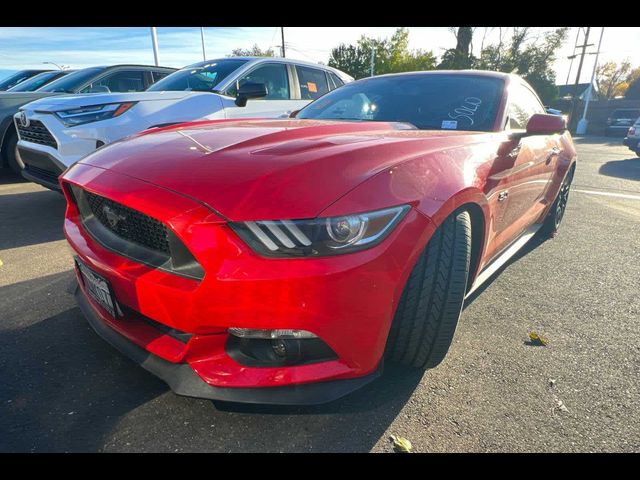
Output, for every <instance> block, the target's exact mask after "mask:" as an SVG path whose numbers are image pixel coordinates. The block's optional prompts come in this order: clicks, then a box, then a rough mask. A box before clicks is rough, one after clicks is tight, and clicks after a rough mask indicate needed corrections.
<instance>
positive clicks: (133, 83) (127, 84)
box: [80, 70, 145, 93]
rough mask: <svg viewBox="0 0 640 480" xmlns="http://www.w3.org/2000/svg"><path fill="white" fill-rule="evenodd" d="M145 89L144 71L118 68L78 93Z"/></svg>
mask: <svg viewBox="0 0 640 480" xmlns="http://www.w3.org/2000/svg"><path fill="white" fill-rule="evenodd" d="M144 89H145V85H144V72H143V71H141V70H120V71H118V72H114V73H111V74H108V75H106V76H104V77H102V78H101V79H100V80H98V81H96V82H93V83H91V84H90V85H88V86H86V87H85V88H83V89H82V90H81V91H80V93H90V92H104V93H109V92H141V91H143V90H144Z"/></svg>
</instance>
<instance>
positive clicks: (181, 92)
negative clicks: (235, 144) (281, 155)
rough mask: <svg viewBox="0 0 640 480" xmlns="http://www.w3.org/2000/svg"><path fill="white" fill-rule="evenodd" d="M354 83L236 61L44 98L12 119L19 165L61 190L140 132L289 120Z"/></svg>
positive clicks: (282, 63) (340, 76) (338, 75)
mask: <svg viewBox="0 0 640 480" xmlns="http://www.w3.org/2000/svg"><path fill="white" fill-rule="evenodd" d="M352 80H353V78H352V77H350V76H349V75H347V74H345V73H344V72H341V71H339V70H336V69H334V68H331V67H327V66H324V65H317V64H313V63H309V62H304V61H299V60H293V59H286V58H271V57H232V58H223V59H217V60H210V61H206V62H201V63H197V64H194V65H190V66H188V67H185V68H183V69H181V70H179V71H177V72H175V73H172V74H171V75H168V76H167V77H165V78H163V79H162V80H160V81H159V82H157V83H156V84H154V85H152V86H151V87H150V88H149V89H148V90H146V91H144V92H135V93H108V94H99V93H97V94H96V93H93V94H91V95H73V96H63V97H49V98H43V99H40V100H36V101H34V102H31V103H28V104H26V105H24V106H23V107H22V108H21V109H20V111H19V112H18V113H16V114H15V116H14V121H15V124H16V129H17V131H18V137H19V140H18V144H17V151H18V155H17V157H18V158H17V160H18V163H19V165H20V166H21V167H22V175H23V176H24V177H25V178H27V179H28V180H31V181H34V182H36V183H39V184H41V185H43V186H45V187H47V188H51V189H55V190H59V188H60V187H59V185H58V180H57V179H58V176H59V175H60V174H61V173H62V172H63V171H64V170H66V169H67V168H68V167H69V166H71V165H73V164H74V163H75V162H77V161H78V160H80V159H81V158H83V157H84V156H85V155H87V154H89V153H91V152H93V151H94V150H96V149H97V148H99V147H101V146H103V145H106V144H109V143H111V142H114V141H116V140H120V139H122V138H124V137H127V136H129V135H132V134H135V133H138V132H140V131H142V130H146V129H149V128H152V127H161V126H166V125H171V124H175V123H182V122H190V121H195V120H213V119H224V118H243V117H244V118H255V117H263V118H264V117H272V118H273V117H276V118H277V117H288V116H289V115H290V114H291V112H292V111H295V110H298V109H300V108H302V107H304V106H305V105H306V104H308V103H309V102H311V101H312V100H315V99H316V98H318V97H320V96H321V95H323V94H325V93H326V92H328V91H330V90H333V89H335V88H337V87H339V86H341V85H343V84H345V83H347V82H350V81H352ZM247 100H248V101H247Z"/></svg>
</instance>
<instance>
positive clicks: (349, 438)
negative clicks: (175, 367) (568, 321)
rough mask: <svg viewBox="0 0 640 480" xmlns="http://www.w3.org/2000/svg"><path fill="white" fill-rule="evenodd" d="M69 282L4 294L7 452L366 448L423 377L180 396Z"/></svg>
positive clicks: (3, 443) (43, 281)
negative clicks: (343, 389) (100, 321)
mask: <svg viewBox="0 0 640 480" xmlns="http://www.w3.org/2000/svg"><path fill="white" fill-rule="evenodd" d="M73 282H74V273H73V271H66V272H63V273H58V274H53V275H48V276H44V277H39V278H37V279H34V280H29V281H25V282H20V283H15V284H11V285H8V286H5V287H0V299H2V310H3V320H2V321H1V322H0V345H2V346H3V347H2V349H0V385H2V386H3V387H2V388H1V389H0V405H1V406H2V407H1V408H2V411H3V414H2V415H0V432H3V433H2V434H1V435H0V451H3V452H21V451H26V452H29V451H34V452H51V451H54V452H60V451H101V450H105V449H106V450H120V451H124V450H126V451H140V450H147V451H149V450H150V451H175V450H177V449H180V450H184V451H220V452H229V451H335V452H345V451H357V452H366V451H369V450H371V448H372V447H373V446H374V445H375V444H376V442H378V440H379V439H380V437H381V436H382V435H384V432H385V431H386V430H387V429H388V427H389V425H390V424H391V423H392V422H393V421H394V419H395V418H396V417H397V416H398V414H399V412H400V411H401V410H402V409H403V408H404V406H405V404H406V403H407V401H408V400H409V398H410V397H411V395H412V394H413V392H414V390H415V388H416V387H417V386H418V384H419V383H420V381H421V380H422V378H423V376H425V374H424V372H421V371H411V370H406V369H402V368H399V367H396V366H393V365H388V366H387V367H386V369H385V372H384V374H383V375H382V376H381V377H380V378H379V379H377V380H375V381H374V382H372V383H371V384H369V385H367V386H365V387H364V388H362V389H361V390H358V391H356V392H354V393H352V394H350V395H348V396H346V397H344V398H342V399H339V400H337V401H335V402H332V403H329V404H325V405H318V406H314V407H273V406H271V407H268V406H259V405H238V404H230V403H222V402H212V401H208V400H200V399H193V398H186V397H179V396H177V395H175V394H173V393H171V392H170V391H169V389H168V387H167V386H166V385H165V384H164V383H163V382H162V381H161V380H159V379H157V378H156V377H155V376H153V375H152V374H150V373H148V372H147V371H145V370H144V369H142V368H140V367H139V366H137V365H136V364H134V363H133V362H131V361H130V360H129V359H128V358H126V357H125V356H123V355H122V354H120V353H119V352H118V351H116V350H115V349H114V348H113V347H111V346H110V345H109V344H107V343H106V342H104V341H103V340H102V339H101V338H100V337H98V335H96V334H95V333H94V332H93V330H92V329H91V327H90V326H89V325H88V323H87V322H86V321H85V319H84V318H83V316H82V314H81V312H80V310H79V309H78V308H77V307H76V306H75V301H74V299H73V296H72V294H71V293H70V292H71V290H72V289H71V288H69V287H70V285H73ZM27 305H28V308H25V306H27ZM428 375H429V373H428V372H427V373H426V376H425V379H426V378H427V377H428ZM123 424H124V425H125V427H123V426H122V425H123ZM187 424H188V425H187ZM123 436H124V437H126V443H125V442H124V441H123V442H122V443H118V439H119V438H121V437H123ZM114 438H115V440H114Z"/></svg>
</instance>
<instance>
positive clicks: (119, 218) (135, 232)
mask: <svg viewBox="0 0 640 480" xmlns="http://www.w3.org/2000/svg"><path fill="white" fill-rule="evenodd" d="M84 194H85V196H86V198H87V200H88V202H89V206H90V207H91V212H92V213H93V215H95V217H96V218H97V219H98V220H99V221H100V223H101V224H102V225H104V226H105V227H106V228H108V229H109V230H110V231H112V232H113V233H115V234H116V235H118V236H119V237H121V238H123V239H125V240H128V241H130V242H133V243H137V244H138V245H142V246H144V247H147V248H149V249H151V250H154V251H156V252H161V253H164V254H166V255H171V250H170V249H169V238H168V231H167V227H165V226H164V224H162V223H161V222H159V221H158V220H156V219H154V218H151V217H149V216H148V215H145V214H144V213H141V212H138V211H136V210H134V209H132V208H129V207H125V206H124V205H122V204H120V203H117V202H114V201H112V200H109V199H108V198H104V197H101V196H99V195H95V194H93V193H91V192H87V191H85V192H84Z"/></svg>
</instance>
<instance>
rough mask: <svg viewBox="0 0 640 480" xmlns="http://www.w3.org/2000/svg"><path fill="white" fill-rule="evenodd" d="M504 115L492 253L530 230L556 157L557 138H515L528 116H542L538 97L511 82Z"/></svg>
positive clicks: (544, 200)
mask: <svg viewBox="0 0 640 480" xmlns="http://www.w3.org/2000/svg"><path fill="white" fill-rule="evenodd" d="M507 112H508V120H507V122H508V123H507V126H506V131H505V137H504V138H505V140H504V142H503V143H502V144H501V145H500V149H499V152H498V157H499V158H498V159H497V161H499V162H501V163H502V164H503V165H505V166H507V167H508V168H507V169H506V170H504V171H502V172H501V180H502V181H501V183H500V188H499V189H497V190H496V192H495V195H496V201H497V202H498V203H503V206H502V215H501V216H500V218H499V221H497V223H496V226H495V235H496V238H495V241H494V245H495V248H496V252H498V251H499V250H500V249H501V248H502V247H506V246H507V245H508V244H509V243H511V241H513V240H515V239H516V238H517V237H518V236H519V235H520V234H521V233H522V232H523V231H524V230H526V229H527V228H528V227H529V226H531V224H532V223H534V222H535V221H536V220H537V219H538V217H539V216H540V214H541V213H542V211H543V210H544V208H545V207H546V206H547V205H548V203H549V201H550V199H549V198H548V196H547V190H548V188H549V186H550V184H551V179H552V176H553V173H554V171H555V168H556V164H557V158H558V154H559V153H560V150H559V137H558V136H557V135H531V136H525V137H522V138H519V137H518V136H517V134H518V133H522V132H524V130H525V129H526V125H527V122H528V121H529V118H531V116H532V115H534V114H536V113H545V109H544V107H543V105H542V103H541V102H540V100H538V97H537V96H536V95H535V94H534V93H533V92H532V91H531V90H530V89H529V87H527V86H526V85H525V84H523V83H520V82H515V83H513V84H512V85H511V86H510V89H509V95H508V106H507ZM512 134H515V135H512ZM551 200H552V199H551Z"/></svg>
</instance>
